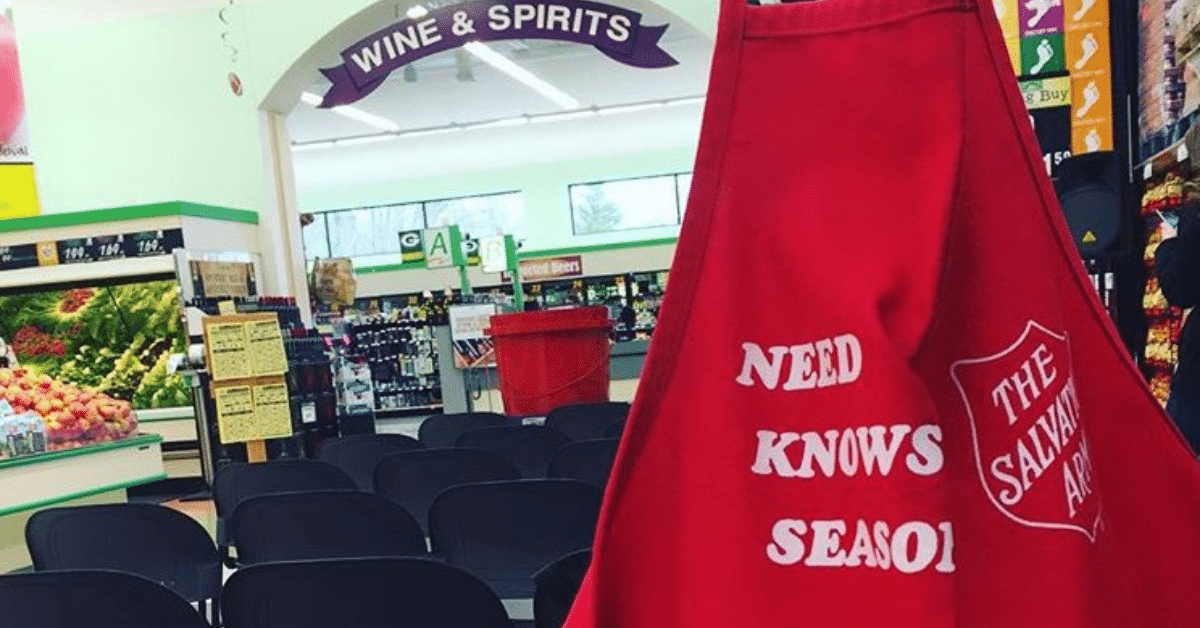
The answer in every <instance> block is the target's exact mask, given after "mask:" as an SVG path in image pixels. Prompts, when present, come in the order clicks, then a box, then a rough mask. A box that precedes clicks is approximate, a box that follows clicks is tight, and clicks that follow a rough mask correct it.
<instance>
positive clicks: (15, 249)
mask: <svg viewBox="0 0 1200 628" xmlns="http://www.w3.org/2000/svg"><path fill="white" fill-rule="evenodd" d="M37 265H38V251H37V245H36V244H16V245H13V246H0V270H16V269H18V268H32V267H34V266H37Z"/></svg>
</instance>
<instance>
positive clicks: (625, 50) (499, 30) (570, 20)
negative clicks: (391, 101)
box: [320, 0, 679, 107]
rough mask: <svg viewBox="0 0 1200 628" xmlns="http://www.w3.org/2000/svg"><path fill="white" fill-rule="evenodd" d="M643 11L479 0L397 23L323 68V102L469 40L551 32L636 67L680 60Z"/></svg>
mask: <svg viewBox="0 0 1200 628" xmlns="http://www.w3.org/2000/svg"><path fill="white" fill-rule="evenodd" d="M641 20H642V14H640V13H637V12H635V11H630V10H628V9H623V8H621V7H614V6H611V5H607V4H602V3H599V2H589V1H588V0H531V1H525V2H522V1H520V0H475V1H473V2H463V3H460V4H453V5H450V6H446V7H442V8H439V9H434V10H432V11H430V12H429V13H428V14H426V15H425V16H423V17H420V18H417V19H407V20H403V21H400V22H397V23H395V24H393V25H391V26H389V27H387V28H384V29H382V30H379V31H377V32H375V33H372V34H371V35H370V36H368V37H366V38H364V39H363V40H361V41H359V42H358V43H356V44H354V45H353V46H350V47H349V48H347V49H346V50H344V51H343V52H342V61H343V64H342V65H339V66H337V67H333V68H325V69H323V70H321V73H322V74H324V75H325V77H326V78H328V79H329V80H330V81H331V82H333V85H332V86H330V88H329V91H328V92H326V93H325V98H324V99H323V100H322V102H321V105H320V106H321V107H336V106H338V105H345V104H349V103H352V102H354V101H356V100H359V99H361V98H363V97H365V96H366V95H367V94H370V93H371V92H373V91H375V89H376V88H378V87H379V86H380V85H381V84H382V83H383V81H384V79H386V78H387V77H388V75H389V74H391V73H392V72H393V71H395V70H397V69H399V68H402V67H404V66H406V65H408V64H410V63H412V62H413V61H416V60H417V59H421V58H423V57H427V56H429V55H432V54H436V53H439V52H443V51H446V50H451V49H454V48H458V47H459V46H462V45H463V44H466V43H469V42H472V41H481V42H484V41H500V40H504V39H554V40H559V41H571V42H576V43H580V44H586V45H589V46H595V47H596V49H597V50H599V51H600V52H602V53H604V54H605V55H606V56H608V57H609V58H611V59H613V60H615V61H619V62H621V63H624V64H626V65H631V66H634V67H639V68H665V67H669V66H672V65H676V64H677V63H679V62H678V61H676V60H675V59H674V58H673V57H671V55H669V54H667V52H666V51H665V50H663V49H662V48H659V47H658V40H659V39H660V38H661V37H662V36H663V33H665V32H666V30H667V26H668V25H666V24H664V25H662V26H644V25H642V23H641Z"/></svg>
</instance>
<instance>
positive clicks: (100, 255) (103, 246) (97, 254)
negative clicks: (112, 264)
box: [91, 235, 125, 261]
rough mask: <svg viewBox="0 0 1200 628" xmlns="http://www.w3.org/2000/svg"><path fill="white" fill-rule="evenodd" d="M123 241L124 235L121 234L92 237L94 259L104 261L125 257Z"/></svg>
mask: <svg viewBox="0 0 1200 628" xmlns="http://www.w3.org/2000/svg"><path fill="white" fill-rule="evenodd" d="M123 241H124V237H123V236H119V235H115V236H101V237H98V238H92V250H91V258H92V260H93V261H102V260H110V259H120V258H122V257H125V247H124V244H123Z"/></svg>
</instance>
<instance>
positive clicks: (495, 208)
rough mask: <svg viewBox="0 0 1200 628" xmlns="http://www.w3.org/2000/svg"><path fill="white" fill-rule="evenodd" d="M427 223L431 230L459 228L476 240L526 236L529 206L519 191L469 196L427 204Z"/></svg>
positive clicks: (428, 202) (427, 202)
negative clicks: (450, 227) (452, 226)
mask: <svg viewBox="0 0 1200 628" xmlns="http://www.w3.org/2000/svg"><path fill="white" fill-rule="evenodd" d="M424 205H425V224H426V225H428V226H430V227H445V226H449V225H458V228H459V229H461V230H462V232H463V233H464V234H467V235H469V236H471V237H472V238H486V237H488V236H495V235H504V234H512V235H514V236H516V238H517V239H518V240H520V239H521V238H522V237H523V235H524V234H523V233H522V231H523V229H522V225H523V224H524V222H525V203H524V202H523V201H522V198H521V194H520V193H519V192H512V193H509V194H490V195H488V196H468V197H465V198H451V199H445V200H440V201H426V202H425V203H424Z"/></svg>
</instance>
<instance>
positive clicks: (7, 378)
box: [0, 369, 13, 388]
mask: <svg viewBox="0 0 1200 628" xmlns="http://www.w3.org/2000/svg"><path fill="white" fill-rule="evenodd" d="M12 383H13V373H12V370H11V369H0V387H3V388H8V387H9V385H11V384H12Z"/></svg>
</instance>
